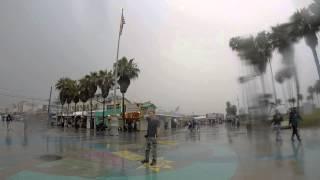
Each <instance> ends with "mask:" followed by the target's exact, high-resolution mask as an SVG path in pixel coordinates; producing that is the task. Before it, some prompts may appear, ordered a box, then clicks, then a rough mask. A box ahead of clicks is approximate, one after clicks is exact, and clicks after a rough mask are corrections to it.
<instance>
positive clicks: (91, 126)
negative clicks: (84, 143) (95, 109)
mask: <svg viewBox="0 0 320 180" xmlns="http://www.w3.org/2000/svg"><path fill="white" fill-rule="evenodd" d="M90 111H91V112H90V129H94V127H93V126H94V123H93V119H92V98H91V99H90Z"/></svg>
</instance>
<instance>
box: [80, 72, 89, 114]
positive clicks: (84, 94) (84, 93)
mask: <svg viewBox="0 0 320 180" xmlns="http://www.w3.org/2000/svg"><path fill="white" fill-rule="evenodd" d="M88 87H89V82H88V79H87V78H82V79H80V80H79V98H80V101H81V102H82V116H83V115H84V113H83V112H84V111H85V109H86V108H85V107H86V106H85V103H86V102H87V101H88V100H89V90H88Z"/></svg>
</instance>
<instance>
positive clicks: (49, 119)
mask: <svg viewBox="0 0 320 180" xmlns="http://www.w3.org/2000/svg"><path fill="white" fill-rule="evenodd" d="M51 95H52V86H51V87H50V95H49V103H48V124H50V122H51V116H50V113H51V112H50V110H51V109H50V107H51Z"/></svg>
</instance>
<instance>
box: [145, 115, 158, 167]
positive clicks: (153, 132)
mask: <svg viewBox="0 0 320 180" xmlns="http://www.w3.org/2000/svg"><path fill="white" fill-rule="evenodd" d="M147 121H148V129H147V134H146V135H145V137H146V139H147V143H146V151H145V159H144V160H143V161H141V162H142V163H143V164H145V163H149V154H150V150H152V162H151V164H150V165H151V166H154V165H156V164H157V138H158V134H159V126H160V121H159V120H158V119H157V118H156V117H155V112H154V111H150V112H149V116H148V117H147Z"/></svg>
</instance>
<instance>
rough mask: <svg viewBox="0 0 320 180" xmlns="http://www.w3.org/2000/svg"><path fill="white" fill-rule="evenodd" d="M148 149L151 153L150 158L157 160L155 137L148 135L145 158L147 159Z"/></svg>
mask: <svg viewBox="0 0 320 180" xmlns="http://www.w3.org/2000/svg"><path fill="white" fill-rule="evenodd" d="M150 150H151V153H152V160H153V161H157V139H156V138H155V137H148V138H147V144H146V154H145V160H147V161H149V154H150Z"/></svg>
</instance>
